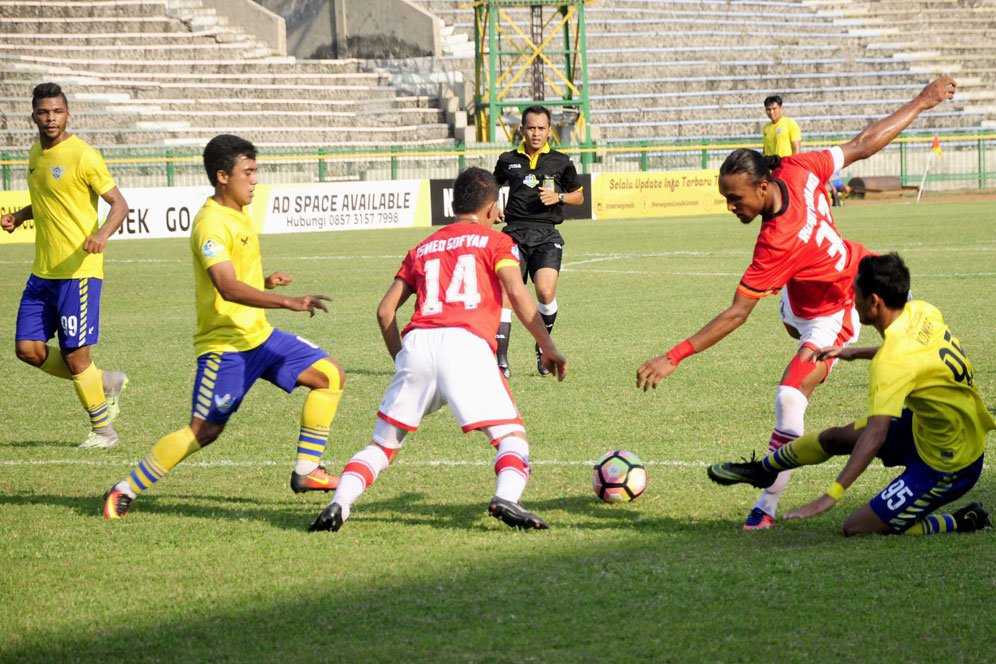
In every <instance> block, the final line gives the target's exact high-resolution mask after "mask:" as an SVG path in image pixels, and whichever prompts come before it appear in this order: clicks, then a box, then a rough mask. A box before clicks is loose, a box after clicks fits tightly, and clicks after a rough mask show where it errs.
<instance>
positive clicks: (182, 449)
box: [104, 134, 346, 519]
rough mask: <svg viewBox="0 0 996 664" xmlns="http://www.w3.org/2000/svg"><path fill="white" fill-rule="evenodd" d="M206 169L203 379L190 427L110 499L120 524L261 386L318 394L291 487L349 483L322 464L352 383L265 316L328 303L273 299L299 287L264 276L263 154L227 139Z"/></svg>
mask: <svg viewBox="0 0 996 664" xmlns="http://www.w3.org/2000/svg"><path fill="white" fill-rule="evenodd" d="M204 168H205V170H206V171H207V176H208V180H210V182H211V184H212V185H213V186H214V195H213V196H211V197H210V198H208V199H207V201H206V202H205V203H204V207H202V208H201V210H200V212H198V213H197V216H196V217H195V218H194V224H193V228H192V229H191V234H190V249H191V252H192V253H193V257H194V289H195V297H196V306H197V329H196V331H195V332H194V350H195V352H196V353H197V374H196V376H195V377H194V389H193V398H192V402H193V403H192V407H191V411H192V412H191V416H190V424H189V425H188V426H185V427H183V428H182V429H179V430H178V431H174V432H173V433H171V434H169V435H167V436H165V437H164V438H161V439H160V440H159V442H158V443H156V444H155V446H153V448H152V450H151V451H150V452H149V453H148V454H147V455H146V457H145V459H143V460H142V461H141V462H139V464H138V465H137V466H136V467H135V468H134V470H132V471H131V473H130V474H129V475H128V477H127V478H125V479H124V480H122V481H120V482H118V483H117V484H115V485H114V486H112V487H111V488H110V489H108V490H107V492H106V493H105V494H104V517H105V518H108V519H120V518H122V517H124V516H126V515H127V514H128V509H129V507H130V506H131V503H132V501H133V500H134V499H135V498H136V497H137V496H138V494H140V493H141V492H143V491H145V490H146V489H148V488H150V487H151V486H152V485H153V484H155V483H156V482H158V481H159V480H161V479H162V478H163V477H164V476H165V475H166V473H168V472H169V471H170V470H171V469H172V468H173V467H174V466H176V465H177V464H178V463H180V462H181V461H183V460H184V459H185V458H187V457H188V456H190V455H191V454H193V453H194V452H196V451H197V450H199V449H201V448H202V447H206V446H207V445H210V444H211V443H212V442H214V441H215V440H216V439H217V438H218V436H220V435H221V432H222V431H223V430H224V428H225V425H226V424H227V422H228V419H229V418H230V417H231V416H232V415H233V414H235V411H237V410H238V409H239V406H240V405H241V404H242V400H243V398H244V397H245V395H246V393H247V392H248V391H249V389H250V388H251V387H252V386H253V384H254V383H255V382H256V380H258V379H259V378H262V379H264V380H266V381H268V382H270V383H273V384H274V385H276V386H277V387H279V388H280V389H282V390H284V391H285V392H288V393H290V392H292V391H294V388H296V387H297V386H299V385H300V386H304V387H307V388H308V389H310V390H311V391H310V392H309V393H308V396H307V397H306V398H305V401H304V409H303V411H302V413H301V429H300V434H299V436H298V443H297V462H296V464H295V466H294V471H293V472H292V473H291V479H290V486H291V489H292V490H293V491H294V492H295V493H301V492H303V491H333V490H334V489H335V488H336V487H337V486H338V484H339V478H338V477H336V476H335V475H331V474H329V473H327V472H326V471H325V469H324V468H323V467H322V466H320V465H319V462H320V461H321V458H322V453H323V452H324V451H325V445H326V443H327V442H328V437H329V431H330V429H331V427H332V419H333V418H334V417H335V412H336V409H337V408H338V406H339V398H340V397H341V396H342V387H343V385H344V384H345V382H346V375H345V373H343V371H342V369H341V368H340V367H339V365H338V364H336V362H335V360H333V359H332V358H331V357H329V356H328V353H326V352H325V351H324V350H322V349H321V348H320V347H318V346H317V345H316V344H313V343H311V342H310V341H307V340H306V339H303V338H302V337H299V336H295V335H293V334H288V333H287V332H284V331H283V330H279V329H276V328H274V327H273V326H272V325H270V323H269V322H268V321H267V320H266V314H265V313H264V311H263V310H264V309H289V310H290V311H307V312H308V313H309V314H311V315H312V316H314V315H315V311H317V310H318V309H321V310H322V311H328V310H327V309H326V308H325V304H324V302H325V301H326V300H329V298H328V297H326V296H324V295H303V296H300V297H288V296H285V295H277V294H271V293H267V292H266V291H268V290H272V289H274V288H276V287H278V286H286V285H287V284H289V283H291V281H293V278H292V277H291V275H289V274H287V273H284V272H274V273H273V274H271V275H270V276H268V277H266V278H264V277H263V260H262V257H261V255H260V251H259V236H258V235H257V233H256V229H255V227H254V226H253V223H252V221H251V220H250V218H249V215H248V214H246V212H245V208H246V207H247V206H248V205H249V203H250V202H252V197H253V190H254V189H255V187H256V148H255V147H254V146H253V144H252V143H250V142H249V141H246V140H244V139H241V138H239V137H238V136H231V135H227V134H223V135H221V136H215V137H214V138H212V139H211V140H210V141H209V142H208V144H207V146H206V147H205V148H204Z"/></svg>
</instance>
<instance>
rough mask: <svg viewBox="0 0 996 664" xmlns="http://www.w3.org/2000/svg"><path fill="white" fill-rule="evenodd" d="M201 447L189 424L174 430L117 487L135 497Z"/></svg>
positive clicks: (161, 439)
mask: <svg viewBox="0 0 996 664" xmlns="http://www.w3.org/2000/svg"><path fill="white" fill-rule="evenodd" d="M199 449H201V446H200V444H199V443H198V442H197V438H196V437H195V436H194V432H193V430H192V429H191V428H190V427H189V426H187V427H183V428H182V429H180V430H179V431H174V432H173V433H171V434H169V435H168V436H164V437H163V438H160V439H159V442H158V443H156V444H155V446H153V448H152V450H151V451H150V452H149V453H148V454H147V455H146V456H145V458H144V459H142V460H141V461H140V462H139V463H138V465H137V466H135V469H134V470H132V471H131V474H130V475H128V479H127V480H125V481H123V482H119V483H118V484H117V486H115V488H116V489H119V490H120V491H124V492H125V493H127V494H128V495H130V496H131V497H133V498H134V497H135V496H136V495H138V494H140V493H142V492H143V491H145V490H146V489H148V488H149V487H151V486H152V485H153V484H155V483H156V482H158V481H159V480H161V479H162V478H163V477H164V476H165V475H166V473H168V472H169V471H170V470H172V469H173V468H174V467H175V466H176V465H177V464H178V463H180V462H181V461H183V460H184V459H186V458H187V457H188V456H190V455H191V454H193V453H194V452H196V451H197V450H199Z"/></svg>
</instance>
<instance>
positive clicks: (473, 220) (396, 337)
mask: <svg viewBox="0 0 996 664" xmlns="http://www.w3.org/2000/svg"><path fill="white" fill-rule="evenodd" d="M453 210H454V212H456V222H454V223H453V224H451V225H449V226H446V227H444V228H442V229H440V230H438V231H436V232H435V233H433V234H432V235H430V236H429V237H428V238H426V239H425V240H423V241H422V242H420V243H419V244H418V245H417V246H416V247H415V248H414V249H412V250H411V251H409V252H408V255H407V256H406V257H405V259H404V261H403V262H402V264H401V269H399V270H398V273H397V275H395V277H394V283H392V284H391V287H390V288H389V289H388V290H387V293H386V294H385V295H384V298H383V299H382V300H381V303H380V305H379V306H378V308H377V320H378V322H379V323H380V328H381V332H382V333H383V335H384V343H385V344H386V345H387V350H388V352H389V353H390V354H391V357H392V358H394V361H395V374H394V378H393V380H392V381H391V384H390V386H388V388H387V392H386V393H385V394H384V399H383V401H381V404H380V408H379V409H378V411H377V423H376V425H375V426H374V431H373V436H372V440H371V442H370V444H369V445H368V446H367V447H365V448H364V449H362V450H360V451H359V452H358V453H357V454H356V455H354V456H353V458H352V459H350V460H349V463H347V464H346V467H345V469H344V470H343V471H342V476H341V477H340V480H339V487H338V488H337V489H336V492H335V495H334V496H333V497H332V502H331V503H330V504H329V506H328V507H327V508H326V509H325V510H324V511H323V512H322V513H321V514H320V515H319V516H318V518H317V519H315V521H314V523H312V524H311V526H310V528H309V530H311V531H320V530H331V531H336V530H339V528H341V527H342V524H343V522H344V521H345V520H346V519H347V518H349V512H350V507H351V506H352V504H353V502H355V501H356V499H357V498H359V497H360V495H361V494H362V493H363V492H364V491H365V490H366V489H367V487H369V486H370V485H371V484H373V482H374V480H376V479H377V475H378V474H379V473H380V472H381V471H382V470H384V469H385V468H387V466H388V464H389V463H390V462H391V460H392V459H393V458H394V456H395V455H396V454H397V453H398V450H399V449H400V448H401V445H402V443H403V442H404V440H405V437H406V436H407V434H408V433H411V432H414V431H415V430H416V429H417V428H418V425H419V423H420V422H421V421H422V418H423V417H424V416H425V415H427V414H429V413H431V412H433V411H436V410H438V409H439V408H441V407H442V406H443V405H445V404H448V405H449V407H450V411H451V412H452V413H453V416H454V417H455V418H456V420H457V422H458V423H459V424H460V427H461V428H462V429H463V431H465V432H467V431H475V430H477V431H482V432H483V433H484V434H485V435H486V436H487V437H488V440H490V441H491V444H492V445H494V446H495V447H496V448H497V452H498V455H497V459H496V461H495V474H496V475H497V476H498V477H497V486H496V489H495V496H494V498H492V499H491V503H490V504H489V505H488V511H489V513H490V514H491V516H493V517H495V518H496V519H500V520H501V521H503V522H504V523H506V524H508V525H509V526H512V527H514V528H522V529H543V528H546V527H547V525H546V524H545V523H544V522H543V520H542V519H540V518H539V517H537V516H535V515H533V514H531V513H529V512H527V511H526V510H525V509H524V508H523V507H522V505H521V504H520V503H519V498H520V497H521V496H522V492H523V491H524V490H525V488H526V482H527V480H528V479H529V443H528V442H527V441H526V430H525V426H524V425H523V423H522V418H521V417H520V416H519V411H518V409H517V408H516V407H515V401H514V400H513V398H512V393H511V392H510V391H509V388H508V382H507V381H506V380H505V377H504V376H503V375H502V373H501V370H500V369H499V368H498V366H497V365H496V364H495V359H494V353H495V347H496V345H497V342H496V341H495V330H496V329H498V319H499V316H500V314H501V302H502V288H504V290H505V293H506V294H507V296H508V299H509V301H510V303H511V304H512V309H513V310H514V311H515V314H516V315H517V316H518V317H519V320H520V321H522V324H523V325H525V327H526V329H528V330H529V332H530V333H531V334H532V335H533V338H535V339H536V343H538V344H539V347H540V349H541V350H542V352H543V354H542V362H543V364H544V366H545V368H546V369H547V370H548V371H550V372H552V373H553V374H554V375H556V376H557V379H558V380H563V379H564V376H565V375H566V373H567V360H566V359H565V358H564V356H563V355H561V354H560V352H559V351H558V350H557V347H556V346H555V345H554V343H553V340H552V339H551V338H550V334H549V333H548V332H547V329H546V325H545V324H544V322H543V318H542V317H541V316H540V314H539V312H538V311H537V307H536V301H535V300H534V299H533V297H532V295H531V294H530V293H529V291H528V290H526V287H525V284H524V283H523V281H522V275H521V273H520V272H519V253H518V249H517V248H516V246H515V243H514V242H513V241H512V239H511V238H510V237H509V236H507V235H505V234H504V233H499V232H498V231H495V230H492V228H491V226H492V225H493V224H494V223H495V221H496V220H497V219H498V183H497V182H496V181H495V178H494V176H493V175H491V173H488V172H487V171H485V170H483V169H480V168H468V169H467V170H465V171H464V172H463V173H461V174H460V176H459V177H457V179H456V182H455V183H454V187H453ZM412 295H415V298H416V301H415V312H414V314H413V315H412V319H411V322H410V323H408V325H407V326H406V327H405V329H404V331H403V332H402V333H400V334H399V333H398V323H397V312H398V309H399V308H400V307H401V306H402V305H403V304H404V303H405V302H406V301H407V300H408V299H409V298H410V297H411V296H412Z"/></svg>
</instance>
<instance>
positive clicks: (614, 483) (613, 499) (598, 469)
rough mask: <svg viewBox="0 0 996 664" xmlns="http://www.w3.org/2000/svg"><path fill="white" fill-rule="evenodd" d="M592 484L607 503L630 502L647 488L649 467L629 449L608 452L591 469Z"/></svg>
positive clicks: (596, 492)
mask: <svg viewBox="0 0 996 664" xmlns="http://www.w3.org/2000/svg"><path fill="white" fill-rule="evenodd" d="M591 486H592V488H593V489H595V494H596V495H597V496H598V497H599V498H601V499H602V500H604V501H605V502H607V503H628V502H629V501H631V500H636V499H637V498H638V497H639V496H640V494H641V493H643V490H644V489H646V488H647V469H646V468H645V467H644V465H643V462H642V461H640V457H638V456H636V455H635V454H633V453H632V452H630V451H629V450H613V451H611V452H606V453H605V455H604V456H603V457H602V458H601V459H599V460H598V461H597V462H595V467H594V468H593V469H592V471H591Z"/></svg>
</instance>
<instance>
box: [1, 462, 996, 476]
mask: <svg viewBox="0 0 996 664" xmlns="http://www.w3.org/2000/svg"><path fill="white" fill-rule="evenodd" d="M137 463H138V460H135V461H121V460H114V461H112V460H100V459H7V460H3V461H0V467H15V468H16V467H37V466H91V467H97V468H123V467H127V468H130V467H132V466H134V465H135V464H137ZM594 463H595V460H594V459H587V460H584V461H580V460H571V461H564V460H556V459H550V460H543V459H538V460H533V461H530V465H533V466H553V467H558V466H587V467H591V466H593V465H594ZM643 463H644V465H646V466H650V467H653V466H660V467H671V468H696V469H701V468H707V467H709V466H710V465H711V464H710V463H709V462H706V461H680V460H676V459H658V460H653V461H644V462H643ZM182 465H183V467H184V468H207V469H211V468H267V467H270V466H288V467H290V466H292V465H293V460H291V459H289V460H286V461H267V460H260V461H232V460H229V459H218V460H216V461H185V462H183V464H182ZM392 465H393V466H410V467H413V468H426V467H441V466H442V467H450V468H458V467H470V466H487V467H490V466H492V465H494V461H489V460H479V461H456V460H450V459H439V460H433V461H405V460H403V459H399V460H398V461H396V462H394V463H393V464H392ZM869 468H870V469H872V470H886V471H889V472H892V473H897V472H899V470H898V468H886V467H884V466H880V465H877V464H875V465H872V466H869ZM824 469H825V470H830V469H833V470H835V471H837V472H839V470H838V469H837V468H836V466H833V467H831V466H826V467H825V468H824ZM983 469H984V470H989V469H990V466H989V465H988V464H986V465H984V466H983Z"/></svg>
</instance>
